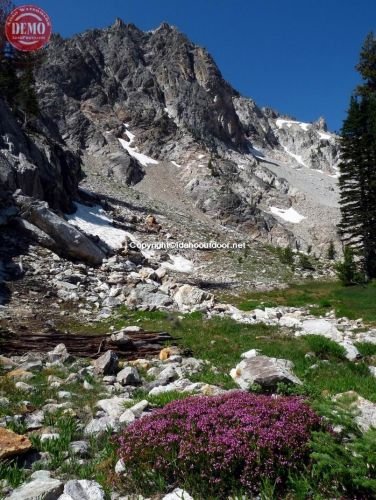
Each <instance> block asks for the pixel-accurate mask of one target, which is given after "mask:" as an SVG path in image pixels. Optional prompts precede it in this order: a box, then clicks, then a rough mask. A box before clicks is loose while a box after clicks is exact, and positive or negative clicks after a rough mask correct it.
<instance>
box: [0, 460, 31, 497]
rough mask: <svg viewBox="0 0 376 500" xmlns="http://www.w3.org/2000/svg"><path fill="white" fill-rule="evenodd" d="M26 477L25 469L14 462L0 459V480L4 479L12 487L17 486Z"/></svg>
mask: <svg viewBox="0 0 376 500" xmlns="http://www.w3.org/2000/svg"><path fill="white" fill-rule="evenodd" d="M25 478H26V472H25V469H22V468H21V467H19V466H18V465H17V463H15V462H11V461H0V481H2V480H6V481H7V483H8V485H9V486H10V487H12V488H17V487H18V486H19V485H20V484H21V483H22V482H23V481H24V480H25ZM0 493H1V489H0Z"/></svg>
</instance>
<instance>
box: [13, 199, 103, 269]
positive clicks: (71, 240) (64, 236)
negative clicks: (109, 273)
mask: <svg viewBox="0 0 376 500" xmlns="http://www.w3.org/2000/svg"><path fill="white" fill-rule="evenodd" d="M15 201H16V203H17V205H18V206H19V208H20V210H21V215H22V217H23V218H24V219H26V220H27V221H28V222H30V223H31V224H33V225H34V226H36V227H38V228H39V229H40V230H41V231H43V232H44V233H46V234H47V235H48V236H49V237H50V238H52V239H53V240H54V241H55V242H56V245H57V247H56V248H58V249H59V250H60V253H62V254H63V255H66V256H67V257H70V258H72V259H78V260H83V261H85V262H87V263H88V264H92V265H97V264H100V263H101V262H102V260H103V259H104V257H105V254H104V252H103V251H102V250H101V249H100V248H99V247H98V246H97V245H96V244H95V243H93V242H92V241H91V240H90V239H89V238H88V237H87V236H85V235H84V234H83V233H81V231H79V230H78V229H77V228H75V227H74V226H73V225H72V224H69V222H67V221H66V220H65V219H63V218H62V217H59V216H58V215H56V214H55V213H54V212H53V211H52V210H50V209H49V206H48V204H47V203H45V202H40V201H35V200H33V199H32V198H28V197H26V196H21V195H18V196H16V197H15Z"/></svg>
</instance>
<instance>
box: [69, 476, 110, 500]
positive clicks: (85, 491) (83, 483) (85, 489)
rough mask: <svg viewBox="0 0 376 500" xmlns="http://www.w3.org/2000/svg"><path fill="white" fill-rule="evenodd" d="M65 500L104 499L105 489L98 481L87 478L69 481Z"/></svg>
mask: <svg viewBox="0 0 376 500" xmlns="http://www.w3.org/2000/svg"><path fill="white" fill-rule="evenodd" d="M64 495H66V496H64V497H63V500H104V498H105V496H104V491H103V489H102V487H101V486H100V485H99V484H98V483H97V482H96V481H88V480H86V479H81V480H75V479H74V480H72V481H68V482H67V484H66V485H65V486H64Z"/></svg>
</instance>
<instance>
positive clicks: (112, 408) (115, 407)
mask: <svg viewBox="0 0 376 500" xmlns="http://www.w3.org/2000/svg"><path fill="white" fill-rule="evenodd" d="M130 401H132V400H131V399H128V398H121V397H119V396H114V397H113V398H110V399H101V400H100V401H98V402H97V407H98V408H100V409H101V410H103V411H105V412H106V413H107V415H108V416H109V417H112V418H119V417H120V415H121V414H122V413H124V410H125V404H126V403H129V402H130Z"/></svg>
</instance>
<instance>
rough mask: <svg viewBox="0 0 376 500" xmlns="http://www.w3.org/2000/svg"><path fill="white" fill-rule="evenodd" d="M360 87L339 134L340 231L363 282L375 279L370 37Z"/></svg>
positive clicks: (375, 132)
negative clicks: (349, 248) (359, 270)
mask: <svg viewBox="0 0 376 500" xmlns="http://www.w3.org/2000/svg"><path fill="white" fill-rule="evenodd" d="M357 69H358V70H359V72H360V74H361V76H362V78H363V81H364V82H363V84H362V85H360V86H359V87H358V88H357V90H356V92H355V93H354V95H353V96H352V98H351V101H350V107H349V111H348V114H347V118H346V120H345V121H344V124H343V127H342V133H341V136H342V137H341V163H340V174H341V175H340V178H339V187H340V197H341V198H340V205H341V222H340V225H339V229H340V232H341V235H342V239H343V242H344V244H345V245H346V246H349V247H351V248H352V249H353V251H354V252H355V254H356V256H357V258H358V266H359V268H360V269H361V272H362V273H363V274H364V276H365V278H366V279H372V278H375V277H376V38H375V37H374V35H373V34H371V35H369V36H368V37H367V39H366V41H365V44H364V46H363V49H362V51H361V55H360V62H359V65H358V66H357Z"/></svg>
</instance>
